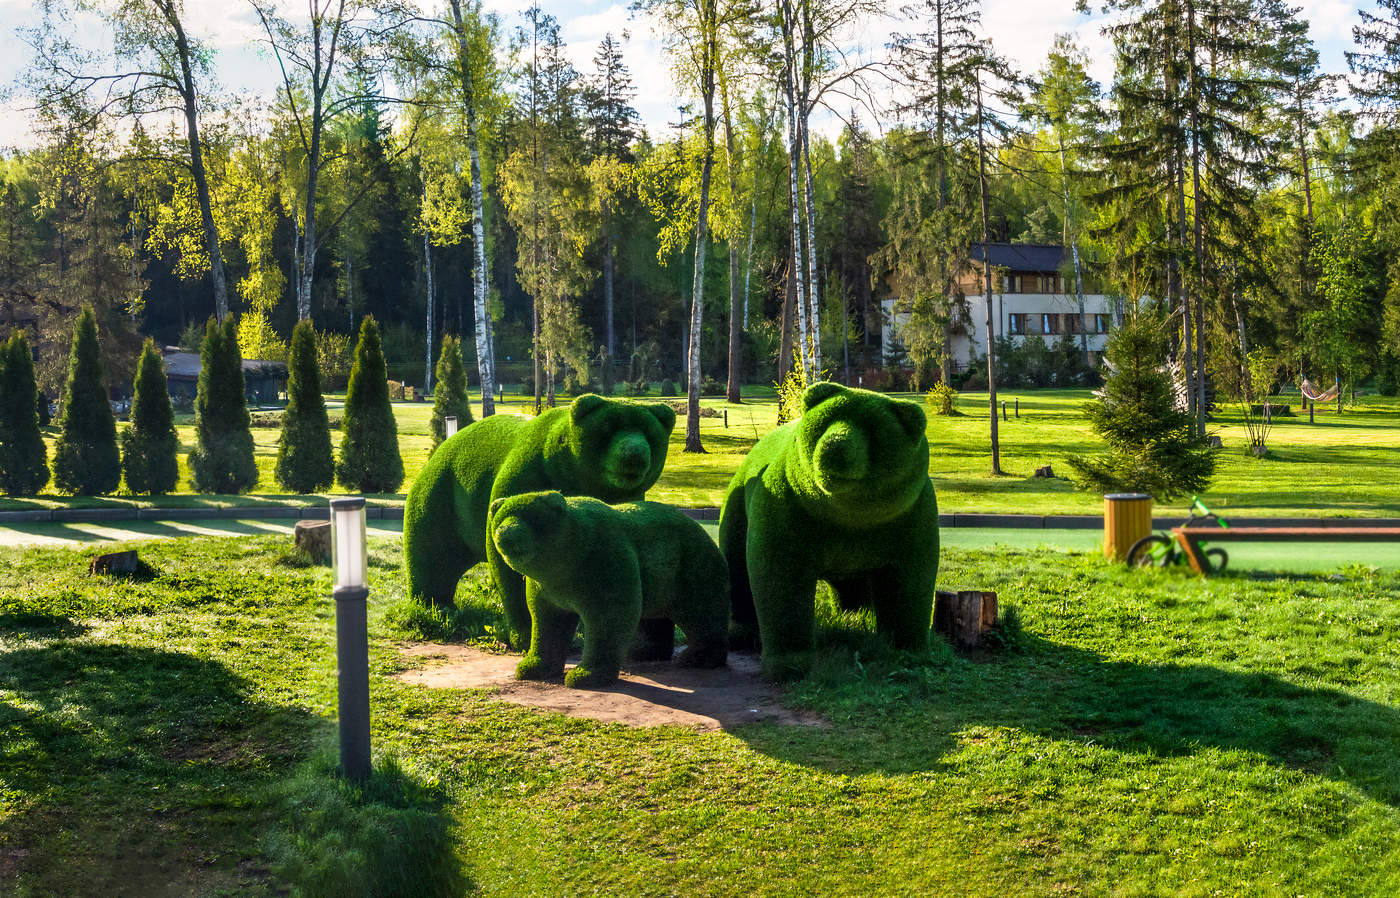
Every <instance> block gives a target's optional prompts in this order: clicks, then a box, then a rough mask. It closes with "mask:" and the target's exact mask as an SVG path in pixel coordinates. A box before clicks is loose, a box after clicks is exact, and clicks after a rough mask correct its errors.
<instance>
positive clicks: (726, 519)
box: [719, 383, 938, 677]
mask: <svg viewBox="0 0 1400 898" xmlns="http://www.w3.org/2000/svg"><path fill="white" fill-rule="evenodd" d="M802 408H803V414H802V417H800V418H798V419H797V420H796V421H793V422H792V423H790V424H786V425H784V426H782V427H780V428H778V429H777V430H775V431H773V432H772V433H770V434H768V435H767V436H765V437H763V438H762V439H760V440H759V441H758V444H757V445H755V446H754V448H753V450H752V451H751V452H750V453H749V454H748V456H747V457H746V458H745V459H744V461H743V463H742V464H741V465H740V466H739V470H738V472H737V473H736V474H735V475H734V479H733V480H732V481H731V482H730V484H729V491H728V493H727V494H726V495H725V499H724V505H723V507H722V508H721V510H720V527H719V534H720V548H721V549H723V551H724V555H725V558H726V559H727V560H728V562H729V576H730V589H731V595H732V600H733V604H734V619H735V623H736V625H737V628H738V631H739V634H740V635H741V636H749V637H751V635H752V631H753V629H754V627H755V625H756V627H757V630H758V636H759V638H760V640H761V644H762V647H763V667H764V671H765V673H767V674H768V675H769V676H775V677H785V676H788V675H790V674H793V673H797V672H800V671H802V670H804V669H805V667H806V666H807V663H808V661H809V658H808V657H807V655H808V653H809V652H810V650H811V648H812V639H813V626H814V617H813V598H814V594H815V590H816V584H817V581H818V580H823V581H826V582H827V583H828V584H830V585H831V587H832V588H833V590H834V591H835V593H836V595H837V597H838V601H839V603H840V605H841V607H843V608H845V609H847V610H855V609H858V608H873V609H874V612H875V619H876V625H877V629H878V631H879V632H880V633H881V634H882V635H884V636H886V637H887V638H888V639H889V640H890V641H891V642H892V643H893V644H894V646H895V647H897V648H900V649H905V650H909V651H915V652H925V651H927V650H928V630H929V618H930V616H931V614H932V608H933V587H934V580H935V578H936V577H937V574H938V504H937V500H936V499H935V497H934V492H933V484H932V483H931V482H930V481H929V478H928V440H927V438H926V437H925V436H924V427H925V419H924V412H923V409H922V408H921V407H919V405H918V404H916V403H913V402H905V401H902V400H897V399H891V398H889V397H888V396H884V395H881V394H879V393H872V392H868V391H866V390H851V389H847V388H846V387H843V386H840V385H839V384H833V383H818V384H814V385H812V386H811V387H808V388H807V391H806V392H805V393H804V394H803V396H802Z"/></svg>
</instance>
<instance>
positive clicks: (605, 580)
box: [491, 491, 729, 686]
mask: <svg viewBox="0 0 1400 898" xmlns="http://www.w3.org/2000/svg"><path fill="white" fill-rule="evenodd" d="M491 539H492V542H493V543H494V544H495V546H496V549H497V551H499V552H500V554H501V557H502V558H503V559H504V560H505V562H506V563H507V564H509V565H510V566H511V568H513V569H514V570H515V571H517V572H518V573H520V574H523V575H524V576H525V578H526V581H525V582H526V596H527V602H528V604H529V608H530V619H531V624H532V628H533V629H532V630H531V633H530V650H529V652H528V653H527V654H526V655H525V657H524V659H523V660H521V662H520V665H519V666H518V667H517V668H516V676H517V677H519V678H520V679H532V680H552V679H556V678H558V677H559V676H560V675H561V674H563V673H564V659H565V657H566V656H567V655H568V653H569V645H570V643H571V642H572V641H573V638H574V631H575V630H576V629H577V628H578V625H579V622H580V621H582V623H583V659H582V661H581V662H580V663H579V664H578V666H576V667H575V668H574V669H573V670H571V671H569V674H568V676H567V677H565V679H564V681H565V683H567V684H568V685H570V686H605V685H607V684H609V683H611V682H613V681H615V680H616V679H617V672H618V668H619V667H620V666H621V663H622V659H623V657H624V655H625V654H626V651H627V647H628V645H629V644H630V643H631V642H632V638H633V635H634V634H635V633H636V632H637V626H638V624H639V623H640V622H641V621H642V619H643V618H646V619H649V620H657V619H660V620H662V621H663V622H664V629H665V630H667V631H672V630H673V626H672V621H674V622H675V626H679V627H680V628H681V632H683V633H684V634H685V637H686V648H685V650H684V651H683V652H681V654H680V657H678V658H677V659H676V662H677V663H678V664H680V665H682V666H687V667H719V666H721V665H722V664H724V660H725V657H726V656H727V655H728V654H729V643H728V639H729V637H728V631H729V589H728V581H727V576H726V573H725V565H724V557H723V556H721V555H720V553H719V549H718V548H716V546H715V544H714V541H713V540H711V539H710V535H709V534H708V533H706V532H705V528H704V527H702V526H700V524H699V523H697V522H695V521H693V520H691V519H690V518H689V517H687V516H686V515H685V513H684V512H682V511H680V510H679V509H676V508H672V507H671V506H669V505H661V504H658V503H656V502H628V503H625V504H621V505H615V506H614V505H608V504H607V503H605V502H600V501H598V500H597V499H592V498H588V497H584V496H575V497H570V498H565V496H564V495H563V494H562V493H559V492H554V491H552V492H542V493H525V494H523V495H519V496H512V497H511V498H508V499H500V500H497V501H496V502H493V503H491ZM670 650H671V646H670V645H667V646H666V647H665V652H664V654H665V656H666V658H667V660H669V657H670Z"/></svg>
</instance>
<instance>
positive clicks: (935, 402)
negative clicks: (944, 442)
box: [924, 380, 962, 417]
mask: <svg viewBox="0 0 1400 898" xmlns="http://www.w3.org/2000/svg"><path fill="white" fill-rule="evenodd" d="M924 402H925V403H927V405H928V407H929V408H931V409H933V413H934V414H935V415H941V416H943V417H952V416H953V415H961V414H962V412H960V411H958V391H957V390H955V389H953V388H952V387H950V386H948V384H947V383H945V382H944V381H941V380H940V381H939V382H938V383H936V384H934V385H933V389H932V390H929V391H928V393H926V394H925V395H924Z"/></svg>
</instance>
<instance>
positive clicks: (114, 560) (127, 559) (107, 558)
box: [88, 551, 141, 577]
mask: <svg viewBox="0 0 1400 898" xmlns="http://www.w3.org/2000/svg"><path fill="white" fill-rule="evenodd" d="M140 570H141V559H140V557H139V556H138V555H137V554H136V552H135V551H130V552H108V553H107V554H105V555H98V556H97V557H96V558H94V559H93V560H92V561H91V562H89V563H88V573H89V574H93V575H96V574H107V575H109V576H114V577H131V576H134V575H135V574H137V573H138V572H139V571H140Z"/></svg>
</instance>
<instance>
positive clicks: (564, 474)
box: [403, 393, 676, 648]
mask: <svg viewBox="0 0 1400 898" xmlns="http://www.w3.org/2000/svg"><path fill="white" fill-rule="evenodd" d="M675 426H676V413H675V412H674V411H673V410H672V409H671V407H670V406H667V405H664V404H661V403H655V404H642V403H635V402H626V401H623V400H616V399H604V398H603V397H601V396H595V395H593V394H591V393H590V394H587V395H584V396H580V397H578V398H577V399H575V400H574V401H573V403H572V404H571V405H570V406H569V407H568V408H558V409H551V410H549V411H547V412H545V413H543V414H541V415H539V416H538V417H536V418H533V419H531V418H519V417H515V416H512V415H492V416H491V417H489V418H485V419H483V420H481V421H477V422H475V423H474V424H471V425H469V426H467V427H465V428H463V429H462V430H461V431H459V432H458V433H457V434H456V436H454V437H452V438H451V439H449V440H446V441H445V442H443V444H442V445H441V446H439V447H438V448H437V450H436V451H434V452H433V454H432V457H431V458H429V459H428V463H427V465H425V466H424V467H423V470H422V471H421V472H420V473H419V475H418V477H417V478H416V479H415V480H414V481H413V486H412V488H411V489H409V491H408V500H407V502H406V503H405V505H404V521H403V533H404V562H405V565H406V566H407V568H408V588H409V594H410V595H412V596H414V597H415V598H417V599H419V600H421V601H425V602H429V603H432V604H434V605H440V606H445V607H451V605H452V603H453V597H454V596H455V594H456V591H457V582H458V581H459V580H461V579H462V575H463V574H465V573H466V572H467V571H468V570H470V569H471V568H472V567H473V566H474V565H476V564H478V563H480V562H483V561H484V562H486V563H487V564H488V565H489V566H490V568H491V574H492V578H493V579H494V581H495V583H496V587H497V589H499V590H500V593H501V602H502V605H503V606H504V609H505V615H506V622H507V624H508V625H509V627H510V629H511V630H512V634H511V641H512V643H513V644H514V645H515V646H516V647H517V648H524V647H525V640H526V639H527V638H528V637H529V634H530V612H529V608H528V607H527V605H526V602H525V581H524V579H523V578H522V577H521V576H520V575H519V574H517V573H516V572H515V571H513V570H511V569H510V567H509V566H508V565H506V563H505V562H504V561H503V560H501V557H500V555H499V554H498V553H497V552H496V549H495V546H494V544H493V543H492V542H491V541H490V540H488V539H487V534H486V527H487V515H488V512H489V510H490V504H491V501H492V500H493V499H502V498H505V497H508V496H515V495H519V494H520V493H528V492H536V491H539V490H558V491H560V492H561V493H564V494H565V495H571V496H573V495H582V496H593V497H595V498H598V499H601V500H603V501H604V502H626V501H629V500H633V499H640V498H642V496H643V495H645V494H646V491H647V490H648V489H649V488H650V487H651V485H652V484H654V483H655V482H656V478H657V477H659V476H661V469H662V466H664V465H665V463H666V447H667V442H668V440H669V439H670V435H671V430H672V428H674V427H675Z"/></svg>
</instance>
